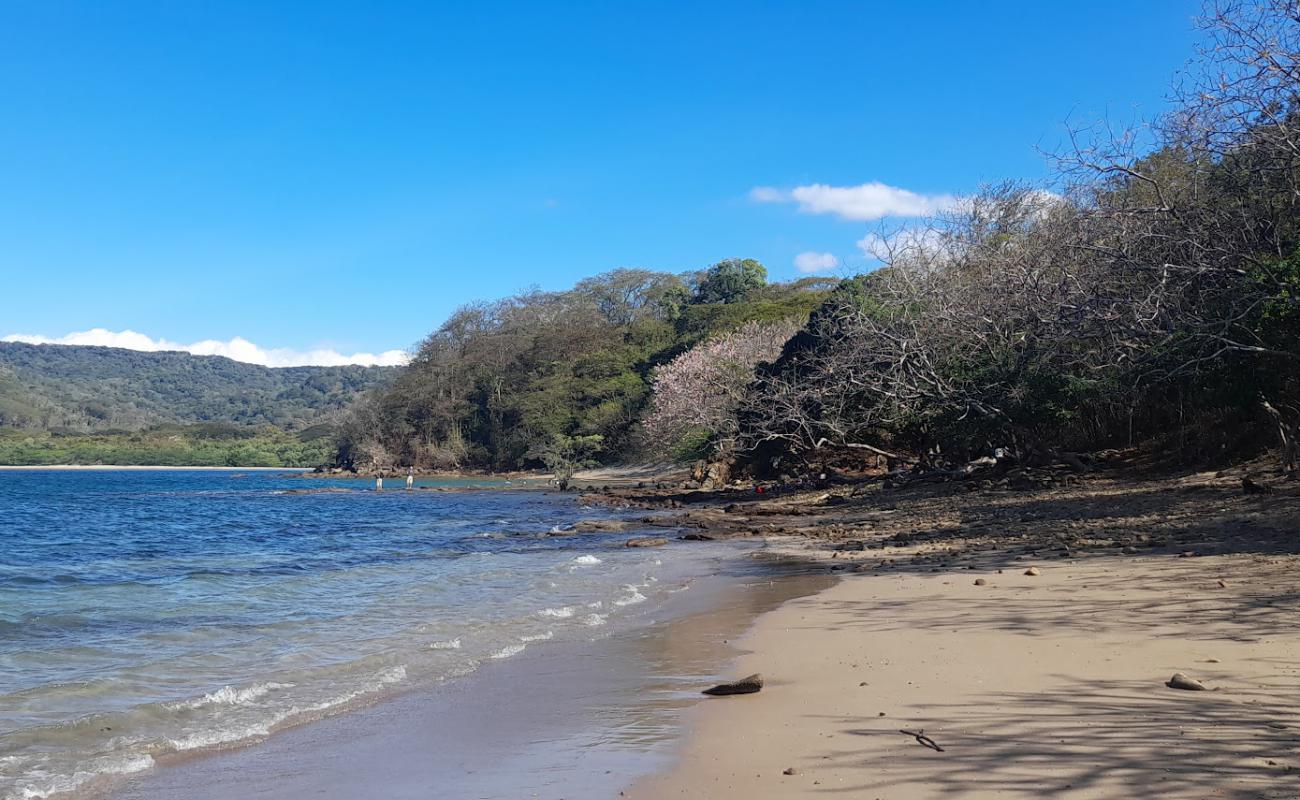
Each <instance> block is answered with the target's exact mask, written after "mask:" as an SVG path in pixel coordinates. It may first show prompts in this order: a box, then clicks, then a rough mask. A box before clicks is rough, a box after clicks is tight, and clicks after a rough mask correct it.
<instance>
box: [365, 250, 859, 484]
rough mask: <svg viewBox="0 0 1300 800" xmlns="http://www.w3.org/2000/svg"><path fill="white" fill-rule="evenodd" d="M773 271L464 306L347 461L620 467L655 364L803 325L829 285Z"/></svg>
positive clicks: (628, 278)
mask: <svg viewBox="0 0 1300 800" xmlns="http://www.w3.org/2000/svg"><path fill="white" fill-rule="evenodd" d="M766 275H767V273H766V270H765V269H764V268H763V266H762V265H761V264H759V263H758V262H756V261H753V260H734V259H733V260H728V261H723V262H720V263H718V264H715V265H714V266H712V267H711V268H709V269H708V270H705V271H703V272H701V273H698V274H691V275H685V276H679V275H672V274H668V273H660V272H651V271H648V270H634V269H620V270H615V271H613V272H610V273H606V274H604V275H598V276H596V277H593V278H589V279H587V280H584V281H582V282H581V283H579V284H578V285H577V286H575V287H574V288H573V289H571V290H569V291H564V292H529V293H526V294H522V295H519V296H517V297H511V298H507V299H504V300H499V301H496V302H491V303H479V304H474V305H469V306H465V307H464V308H461V309H460V310H459V311H457V312H456V313H455V314H453V315H452V317H451V319H449V320H447V322H445V323H444V324H443V325H442V326H441V327H440V328H439V329H438V330H437V331H435V332H434V333H433V334H431V335H430V336H429V337H428V338H427V339H426V340H425V341H424V343H423V344H422V345H421V346H420V348H419V351H418V352H417V354H416V356H415V359H414V360H413V361H412V363H411V365H410V366H409V367H407V368H406V369H405V370H404V371H403V372H402V374H401V375H400V376H399V377H398V378H397V380H396V381H395V382H394V383H393V385H392V386H391V387H390V388H389V389H387V390H385V391H382V392H380V393H377V394H376V395H374V396H373V397H372V399H371V401H370V402H368V403H366V404H365V405H364V406H362V407H361V408H360V409H359V410H358V412H357V413H356V414H355V415H354V417H353V419H352V421H351V423H350V424H349V425H348V426H347V427H346V433H345V436H344V438H343V443H342V448H341V450H340V461H341V462H342V463H344V464H348V465H354V466H357V467H358V468H367V469H368V468H374V467H380V468H383V467H385V466H400V465H405V464H414V465H416V466H419V467H425V468H439V469H452V468H485V469H515V468H521V467H531V466H542V465H548V466H550V467H551V468H569V467H572V466H575V465H581V464H585V463H595V462H597V461H606V460H616V459H619V458H623V457H625V456H626V454H627V453H628V452H629V451H631V450H633V449H639V448H640V447H641V446H642V444H643V443H642V442H640V441H637V438H636V434H637V431H638V428H637V421H638V420H639V419H640V418H641V415H642V413H643V412H644V410H645V408H646V404H647V403H648V401H649V399H650V395H651V389H652V382H653V376H654V370H655V368H656V367H658V366H660V365H664V364H667V363H668V362H670V361H672V360H673V359H674V358H675V357H677V356H680V355H681V354H682V353H684V352H685V351H687V350H688V349H689V348H691V347H692V346H693V345H695V344H697V343H699V342H702V341H706V340H708V339H709V338H710V337H712V336H715V335H717V334H721V333H725V332H729V331H733V330H736V329H738V328H740V327H742V326H744V325H746V324H752V325H758V326H764V325H780V326H789V325H790V324H791V323H793V326H794V327H798V325H800V324H802V322H803V321H804V320H806V319H807V317H808V314H809V312H810V311H812V309H813V308H815V307H816V306H817V305H818V304H819V303H821V302H822V301H823V300H824V299H825V298H826V296H827V291H828V289H829V287H830V286H832V285H834V283H835V281H833V280H828V279H820V278H808V279H804V280H801V281H796V282H793V283H785V284H768V283H767V280H766ZM667 444H670V445H677V444H679V443H678V442H672V443H667ZM685 444H686V445H688V446H689V444H690V443H689V442H687V443H685ZM669 449H671V448H669Z"/></svg>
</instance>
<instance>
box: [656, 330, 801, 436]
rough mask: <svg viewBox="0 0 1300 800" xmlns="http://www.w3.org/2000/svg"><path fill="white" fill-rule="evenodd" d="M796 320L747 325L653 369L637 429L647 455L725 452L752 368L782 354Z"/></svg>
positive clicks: (750, 377)
mask: <svg viewBox="0 0 1300 800" xmlns="http://www.w3.org/2000/svg"><path fill="white" fill-rule="evenodd" d="M800 327H801V325H800V323H799V321H798V320H793V319H791V320H783V321H780V322H750V323H747V324H745V325H744V326H743V327H741V328H740V329H739V330H737V331H733V332H732V333H726V334H723V335H721V336H716V337H714V338H712V339H708V340H706V341H704V342H701V343H699V344H697V345H696V346H694V347H692V348H691V349H690V350H687V351H686V352H685V353H682V354H681V355H680V356H678V357H677V358H675V359H673V360H672V361H670V362H668V363H667V364H665V365H664V366H662V367H659V368H658V369H657V370H655V374H654V390H653V395H652V397H651V401H650V410H649V412H648V413H647V414H646V417H645V419H644V420H643V422H642V427H643V430H644V433H645V436H646V440H647V442H648V443H649V447H650V449H651V450H654V451H656V452H659V453H668V454H681V453H682V452H683V451H691V450H695V451H698V450H701V449H703V448H704V447H706V446H712V447H714V448H715V449H725V448H726V443H727V442H728V441H729V440H730V438H731V437H732V436H733V435H734V434H735V430H736V426H735V411H736V407H737V406H738V405H739V403H740V400H741V397H742V396H743V394H744V392H745V388H746V387H747V386H748V385H749V383H750V381H751V380H753V378H754V369H755V368H756V367H757V366H758V365H759V364H760V363H762V362H765V361H771V360H772V359H774V358H776V357H777V356H778V355H780V354H781V347H782V346H783V345H784V344H785V343H786V341H787V340H788V339H789V338H790V337H791V336H793V335H794V334H795V333H796V332H798V330H799V328H800Z"/></svg>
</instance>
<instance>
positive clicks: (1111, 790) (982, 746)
mask: <svg viewBox="0 0 1300 800" xmlns="http://www.w3.org/2000/svg"><path fill="white" fill-rule="evenodd" d="M1239 480H1240V479H1239V477H1238V476H1234V475H1226V476H1225V475H1211V474H1205V475H1199V476H1191V477H1187V478H1181V479H1166V480H1161V481H1146V482H1128V481H1122V480H1116V481H1102V482H1100V483H1090V484H1088V485H1086V486H1085V487H1083V488H1078V489H1066V490H1062V489H1051V490H1045V491H1041V492H1031V493H1027V494H1022V493H980V494H978V495H973V496H966V497H962V496H958V497H950V496H949V497H945V496H944V494H943V493H941V492H933V493H922V494H920V495H917V496H912V497H907V496H906V495H904V496H902V497H896V498H892V499H891V502H889V503H888V504H887V505H889V506H890V507H891V508H890V509H889V510H890V511H891V513H890V514H888V515H885V516H884V517H883V518H882V517H881V516H880V515H879V513H878V512H877V516H876V517H874V519H875V522H872V523H858V524H852V523H849V524H848V525H847V526H845V524H844V522H843V521H844V520H845V519H846V518H847V519H852V518H853V516H854V514H855V513H858V514H861V513H863V512H864V510H865V509H868V508H876V509H879V508H880V507H881V504H882V500H883V498H882V497H880V496H875V497H873V498H871V499H870V500H868V501H866V502H865V503H864V504H863V507H862V508H859V509H856V511H855V510H854V509H852V508H850V509H848V510H846V509H845V507H844V506H839V507H838V508H836V509H833V510H827V511H826V512H825V515H826V517H827V518H828V519H830V518H835V519H838V520H840V523H841V532H840V533H839V534H838V537H839V539H841V541H839V542H838V543H836V542H832V543H828V544H817V545H815V546H811V547H809V548H806V550H807V552H808V554H809V555H811V556H812V557H817V558H834V563H836V564H837V565H838V564H842V563H845V562H847V563H851V564H854V565H855V566H854V567H853V568H852V569H851V570H846V577H845V579H844V580H843V581H841V582H840V583H838V584H837V585H835V586H833V587H832V588H829V589H827V590H825V591H823V592H821V593H819V594H816V595H813V596H809V597H805V598H800V599H795V600H792V601H790V602H789V603H787V604H786V605H784V606H783V607H781V608H779V609H777V610H775V611H773V612H770V613H768V614H766V615H764V616H763V617H761V618H760V619H759V621H758V622H757V623H756V625H755V626H754V628H753V629H752V630H751V631H750V633H749V634H748V635H747V636H746V637H745V638H744V639H743V640H742V641H741V642H740V645H741V647H742V648H743V649H744V651H745V655H743V656H741V657H740V658H739V659H738V660H737V662H736V663H735V664H734V665H733V668H732V670H731V672H730V673H729V674H731V675H734V676H736V677H739V676H743V675H747V674H750V673H755V672H757V673H762V674H763V675H764V677H765V679H766V681H767V684H766V686H765V688H764V690H763V691H762V692H761V693H759V694H754V695H746V696H740V697H730V698H718V699H710V700H707V701H702V702H700V703H699V704H698V705H697V706H696V707H695V708H694V709H692V710H691V712H690V717H689V718H690V720H691V731H692V732H691V734H690V735H689V736H688V737H686V739H685V740H684V741H683V743H682V746H681V748H680V749H679V761H678V762H677V766H676V767H675V768H673V769H671V770H669V771H667V772H665V773H663V774H661V775H658V776H656V777H653V778H651V779H647V780H643V781H640V782H638V783H635V784H634V785H633V786H631V787H629V788H628V789H627V790H626V792H625V794H626V796H627V797H631V798H637V799H638V800H644V799H650V798H660V799H664V800H666V799H667V798H684V797H685V798H718V797H744V798H790V797H804V796H845V797H862V798H891V800H909V799H911V798H952V797H961V798H993V797H1000V798H1006V797H1026V798H1028V797H1070V798H1129V797H1134V796H1158V797H1162V798H1206V797H1232V798H1247V797H1249V798H1279V799H1280V798H1295V797H1298V796H1300V688H1298V679H1300V625H1297V620H1300V613H1298V612H1300V595H1297V593H1296V591H1295V588H1294V576H1295V575H1296V574H1297V572H1296V570H1297V568H1298V567H1300V559H1298V558H1297V556H1296V555H1295V551H1296V548H1297V546H1300V545H1298V542H1297V536H1296V534H1297V530H1296V526H1297V522H1300V502H1298V501H1297V497H1296V496H1295V493H1294V490H1293V489H1282V488H1280V487H1279V490H1278V493H1277V494H1272V495H1270V496H1268V497H1248V496H1243V495H1242V493H1241V490H1240V483H1239ZM882 519H883V520H887V521H882ZM823 522H826V521H825V520H824V521H823ZM803 524H805V525H806V524H808V520H805V521H804V522H803ZM845 527H847V531H846V530H845ZM844 536H853V537H861V538H860V539H855V540H852V541H850V542H848V543H847V544H848V547H847V549H843V548H845V546H846V543H845V542H844V541H843V537H844ZM863 539H865V540H866V549H865V550H858V549H856V548H857V547H858V546H859V544H858V542H860V541H862V540H863ZM886 544H887V545H888V547H887V549H883V550H881V549H876V548H877V547H881V546H884V545H886ZM1030 567H1033V568H1034V571H1036V572H1037V573H1038V574H1036V575H1026V574H1024V573H1025V572H1026V571H1027V570H1029V568H1030ZM856 570H863V571H862V572H859V571H856ZM849 572H851V574H847V573H849ZM977 581H980V585H977V583H976V582H977ZM1176 672H1182V673H1185V674H1187V675H1188V676H1191V677H1193V678H1195V679H1199V680H1200V681H1203V682H1204V684H1205V686H1206V687H1207V690H1206V691H1186V690H1178V689H1173V688H1169V687H1167V686H1166V685H1165V683H1166V681H1168V680H1169V679H1170V678H1171V676H1172V675H1173V674H1174V673H1176ZM901 731H908V732H911V733H922V732H923V735H924V736H925V737H928V738H927V739H918V738H916V737H915V736H913V735H910V733H902V732H901ZM931 745H933V746H931ZM937 748H942V750H938V749H937Z"/></svg>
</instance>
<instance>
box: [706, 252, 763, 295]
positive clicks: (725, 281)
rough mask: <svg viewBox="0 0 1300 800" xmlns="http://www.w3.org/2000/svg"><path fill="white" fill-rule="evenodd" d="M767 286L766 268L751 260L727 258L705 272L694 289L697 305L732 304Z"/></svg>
mask: <svg viewBox="0 0 1300 800" xmlns="http://www.w3.org/2000/svg"><path fill="white" fill-rule="evenodd" d="M766 285H767V268H766V267H764V266H763V265H762V264H760V263H759V262H757V261H755V260H754V259H752V258H745V259H739V258H728V259H726V260H725V261H719V262H718V263H716V264H714V265H713V266H711V267H709V268H708V269H707V270H705V272H704V275H703V276H702V277H701V278H700V282H699V285H698V286H697V287H696V289H695V301H696V302H697V303H734V302H736V301H737V300H740V299H741V298H743V297H744V296H745V295H746V294H748V293H749V292H751V291H753V290H754V289H761V288H762V287H764V286H766Z"/></svg>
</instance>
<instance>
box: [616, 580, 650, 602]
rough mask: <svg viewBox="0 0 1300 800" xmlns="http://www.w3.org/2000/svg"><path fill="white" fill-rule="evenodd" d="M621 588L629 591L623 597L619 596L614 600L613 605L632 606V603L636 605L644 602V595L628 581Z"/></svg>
mask: <svg viewBox="0 0 1300 800" xmlns="http://www.w3.org/2000/svg"><path fill="white" fill-rule="evenodd" d="M623 590H624V591H626V592H629V594H628V595H627V596H625V597H620V598H619V599H617V600H615V601H614V605H616V606H632V605H636V604H637V603H644V602H645V601H646V596H645V595H643V594H641V592H639V591H637V588H636V587H635V586H633V585H632V584H630V583H629V584H627V585H626V586H624V587H623Z"/></svg>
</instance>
